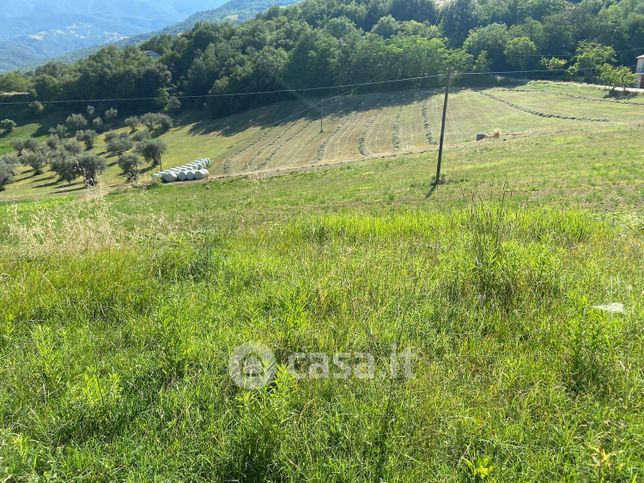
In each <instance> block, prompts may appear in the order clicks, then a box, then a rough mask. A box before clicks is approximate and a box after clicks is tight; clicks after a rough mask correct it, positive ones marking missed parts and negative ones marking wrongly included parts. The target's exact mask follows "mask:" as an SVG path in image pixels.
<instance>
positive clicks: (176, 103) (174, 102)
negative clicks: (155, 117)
mask: <svg viewBox="0 0 644 483" xmlns="http://www.w3.org/2000/svg"><path fill="white" fill-rule="evenodd" d="M165 109H166V111H168V112H177V111H179V110H180V109H181V101H180V100H179V99H178V98H176V97H175V96H171V97H169V98H168V103H167V104H166V107H165Z"/></svg>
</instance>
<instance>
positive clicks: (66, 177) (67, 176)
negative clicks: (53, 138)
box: [51, 153, 80, 183]
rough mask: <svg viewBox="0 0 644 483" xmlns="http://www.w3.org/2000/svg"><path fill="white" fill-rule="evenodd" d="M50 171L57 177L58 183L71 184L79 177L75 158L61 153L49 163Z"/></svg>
mask: <svg viewBox="0 0 644 483" xmlns="http://www.w3.org/2000/svg"><path fill="white" fill-rule="evenodd" d="M51 169H52V171H54V173H56V174H57V175H58V179H59V180H60V181H65V182H67V183H71V182H72V181H74V180H75V179H76V178H78V177H79V176H80V169H79V167H78V162H77V160H76V156H74V155H70V154H67V153H62V155H61V156H59V157H58V158H57V159H56V160H54V161H53V162H52V163H51Z"/></svg>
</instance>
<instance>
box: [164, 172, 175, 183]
mask: <svg viewBox="0 0 644 483" xmlns="http://www.w3.org/2000/svg"><path fill="white" fill-rule="evenodd" d="M161 179H162V180H163V182H164V183H173V182H174V181H176V180H177V175H176V174H175V173H163V176H162V177H161Z"/></svg>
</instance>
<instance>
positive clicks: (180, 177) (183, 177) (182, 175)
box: [177, 171, 186, 181]
mask: <svg viewBox="0 0 644 483" xmlns="http://www.w3.org/2000/svg"><path fill="white" fill-rule="evenodd" d="M177 179H178V180H179V181H185V180H186V172H185V171H179V174H178V175H177Z"/></svg>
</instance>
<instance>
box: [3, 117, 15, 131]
mask: <svg viewBox="0 0 644 483" xmlns="http://www.w3.org/2000/svg"><path fill="white" fill-rule="evenodd" d="M17 126H18V125H17V124H16V122H15V121H12V120H11V119H3V120H2V121H0V129H3V130H4V131H5V132H7V133H10V132H13V130H14V129H15V128H16V127H17Z"/></svg>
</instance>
